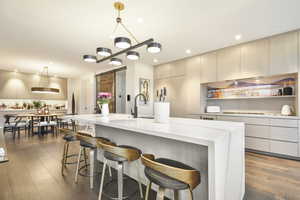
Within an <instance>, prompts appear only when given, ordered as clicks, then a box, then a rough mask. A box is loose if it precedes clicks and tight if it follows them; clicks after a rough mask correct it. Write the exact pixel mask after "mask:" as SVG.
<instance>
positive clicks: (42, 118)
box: [17, 113, 64, 133]
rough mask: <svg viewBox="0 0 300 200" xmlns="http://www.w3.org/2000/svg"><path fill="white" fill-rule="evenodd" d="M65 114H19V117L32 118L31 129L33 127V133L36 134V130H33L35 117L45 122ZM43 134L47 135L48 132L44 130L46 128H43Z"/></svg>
mask: <svg viewBox="0 0 300 200" xmlns="http://www.w3.org/2000/svg"><path fill="white" fill-rule="evenodd" d="M63 115H64V114H63V113H49V114H37V113H23V114H18V115H17V117H20V118H24V117H26V118H30V127H31V133H34V130H33V123H34V122H33V119H34V118H35V117H39V118H41V121H45V120H47V119H49V118H54V117H56V118H57V117H58V116H63ZM41 131H42V133H46V130H45V129H44V127H42V130H41Z"/></svg>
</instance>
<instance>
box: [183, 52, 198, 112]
mask: <svg viewBox="0 0 300 200" xmlns="http://www.w3.org/2000/svg"><path fill="white" fill-rule="evenodd" d="M185 64H186V68H185V80H184V87H185V92H186V112H187V113H188V114H197V113H199V111H200V94H201V91H200V90H201V85H200V57H199V56H197V57H192V58H189V59H187V60H186V62H185Z"/></svg>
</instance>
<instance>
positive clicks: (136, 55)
mask: <svg viewBox="0 0 300 200" xmlns="http://www.w3.org/2000/svg"><path fill="white" fill-rule="evenodd" d="M126 57H127V58H128V59H129V60H138V59H139V58H140V54H139V53H138V52H136V51H128V52H127V53H126Z"/></svg>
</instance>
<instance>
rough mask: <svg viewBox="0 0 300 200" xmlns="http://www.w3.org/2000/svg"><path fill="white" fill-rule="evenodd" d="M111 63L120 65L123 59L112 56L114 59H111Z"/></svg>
mask: <svg viewBox="0 0 300 200" xmlns="http://www.w3.org/2000/svg"><path fill="white" fill-rule="evenodd" d="M109 64H111V65H114V66H120V65H122V60H121V59H119V58H112V59H110V63H109Z"/></svg>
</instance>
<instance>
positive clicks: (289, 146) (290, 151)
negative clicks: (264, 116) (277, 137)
mask: <svg viewBox="0 0 300 200" xmlns="http://www.w3.org/2000/svg"><path fill="white" fill-rule="evenodd" d="M270 150H271V152H272V153H278V154H283V155H289V156H298V143H291V142H280V141H270Z"/></svg>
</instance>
